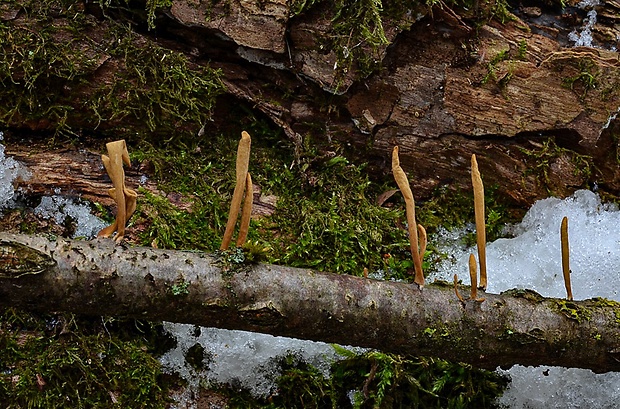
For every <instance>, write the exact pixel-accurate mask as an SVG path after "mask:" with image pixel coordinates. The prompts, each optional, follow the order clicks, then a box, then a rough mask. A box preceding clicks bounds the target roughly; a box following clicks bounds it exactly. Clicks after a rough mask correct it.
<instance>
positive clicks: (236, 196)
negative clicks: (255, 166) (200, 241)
mask: <svg viewBox="0 0 620 409" xmlns="http://www.w3.org/2000/svg"><path fill="white" fill-rule="evenodd" d="M251 142H252V141H251V138H250V135H249V134H248V133H247V132H246V131H243V132H241V140H240V141H239V146H238V148H237V165H236V177H237V184H236V185H235V190H234V192H233V196H232V201H231V203H230V211H229V213H228V222H227V223H226V231H225V232H224V238H223V239H222V245H221V246H220V250H226V249H227V248H228V246H229V245H230V241H231V240H232V235H233V230H234V229H235V225H236V224H237V216H238V215H239V208H240V206H241V201H242V200H243V193H244V191H245V186H246V179H247V174H248V168H249V166H250V145H251Z"/></svg>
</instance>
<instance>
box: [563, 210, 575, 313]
mask: <svg viewBox="0 0 620 409" xmlns="http://www.w3.org/2000/svg"><path fill="white" fill-rule="evenodd" d="M560 242H561V243H562V273H563V274H564V286H565V287H566V298H568V299H569V300H571V301H572V299H573V291H572V289H571V285H570V273H571V271H570V264H569V251H568V218H567V217H566V216H564V218H563V219H562V225H561V226H560Z"/></svg>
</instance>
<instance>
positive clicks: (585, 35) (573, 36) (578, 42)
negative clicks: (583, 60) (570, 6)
mask: <svg viewBox="0 0 620 409" xmlns="http://www.w3.org/2000/svg"><path fill="white" fill-rule="evenodd" d="M599 4H600V1H599V0H584V1H582V2H580V3H579V4H577V7H579V8H582V9H585V8H587V7H592V9H591V10H590V11H588V14H587V16H586V18H585V19H584V20H583V28H582V30H581V33H579V32H577V29H575V30H573V31H572V32H570V33H569V34H568V39H569V40H570V41H574V42H575V47H592V46H593V45H592V28H593V27H594V25H595V24H596V10H595V9H594V6H598V5H599Z"/></svg>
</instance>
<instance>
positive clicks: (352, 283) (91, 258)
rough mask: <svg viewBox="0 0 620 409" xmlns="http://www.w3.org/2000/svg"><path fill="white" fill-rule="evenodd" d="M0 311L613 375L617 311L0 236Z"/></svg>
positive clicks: (618, 357) (531, 296)
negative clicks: (169, 324)
mask: <svg viewBox="0 0 620 409" xmlns="http://www.w3.org/2000/svg"><path fill="white" fill-rule="evenodd" d="M0 306H2V307H8V306H13V307H19V308H24V309H28V310H34V311H72V312H78V313H81V314H93V315H112V316H126V317H135V318H143V319H149V320H167V321H174V322H184V323H192V324H197V325H203V326H212V327H220V328H228V329H242V330H248V331H255V332H263V333H269V334H274V335H283V336H289V337H296V338H301V339H312V340H320V341H326V342H337V343H341V344H351V345H358V346H362V347H370V348H377V349H381V350H384V351H391V352H396V353H400V354H415V355H430V356H438V357H442V358H446V359H449V360H453V361H463V362H469V363H471V364H473V365H476V366H479V367H482V368H490V369H494V368H496V367H497V366H502V367H509V366H511V365H513V364H517V363H519V364H523V365H541V364H546V365H559V366H567V367H580V368H590V369H592V370H593V371H595V372H606V371H619V370H620V324H619V323H618V318H617V317H618V313H619V311H620V304H619V303H616V302H612V301H608V300H603V299H593V300H585V301H573V302H569V301H566V300H561V299H553V298H543V297H541V296H540V295H538V294H536V293H535V292H532V291H528V290H513V291H509V292H506V293H503V294H500V295H496V294H486V301H485V302H483V303H480V302H476V301H474V300H463V302H461V301H459V300H458V299H457V297H456V296H455V295H454V293H453V290H452V288H451V287H450V286H447V285H446V286H444V285H429V286H427V287H425V288H424V289H423V290H419V289H418V287H417V286H416V285H411V284H406V283H396V282H384V281H376V280H371V279H365V278H359V277H353V276H346V275H336V274H329V273H321V272H316V271H311V270H305V269H296V268H289V267H282V266H274V265H263V264H243V263H234V262H230V261H227V260H226V257H225V256H214V255H209V254H203V253H196V252H180V251H168V250H157V249H152V248H141V247H135V248H128V247H124V246H117V245H115V244H114V242H113V241H112V240H109V239H97V240H94V241H69V240H63V239H59V240H58V241H49V240H47V239H45V238H42V237H34V236H26V235H12V234H8V233H2V234H0Z"/></svg>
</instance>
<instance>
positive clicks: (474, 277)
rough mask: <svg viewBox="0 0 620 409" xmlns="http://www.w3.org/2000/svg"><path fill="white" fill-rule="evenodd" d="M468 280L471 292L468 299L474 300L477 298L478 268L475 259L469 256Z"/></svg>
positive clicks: (471, 255)
mask: <svg viewBox="0 0 620 409" xmlns="http://www.w3.org/2000/svg"><path fill="white" fill-rule="evenodd" d="M469 279H470V282H471V292H470V294H469V298H470V299H472V300H475V299H476V298H478V266H477V265H476V257H474V255H473V254H471V253H470V254H469Z"/></svg>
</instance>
